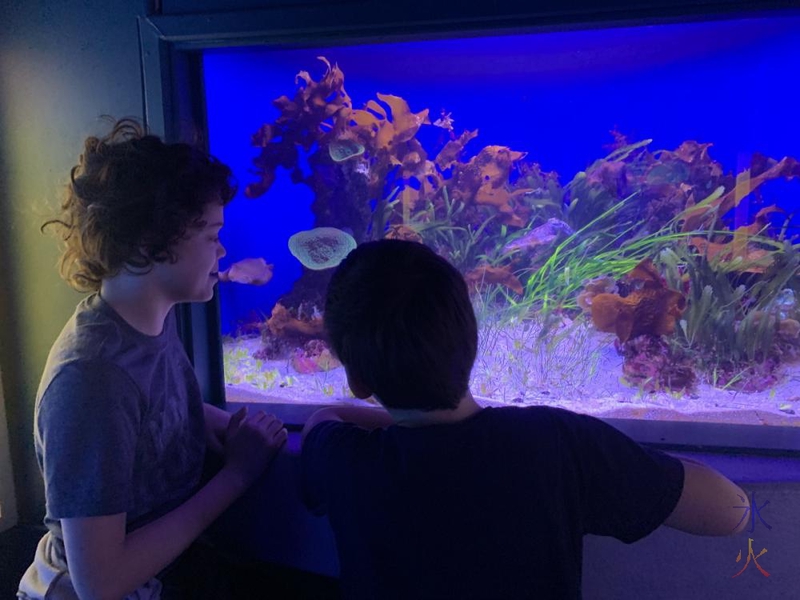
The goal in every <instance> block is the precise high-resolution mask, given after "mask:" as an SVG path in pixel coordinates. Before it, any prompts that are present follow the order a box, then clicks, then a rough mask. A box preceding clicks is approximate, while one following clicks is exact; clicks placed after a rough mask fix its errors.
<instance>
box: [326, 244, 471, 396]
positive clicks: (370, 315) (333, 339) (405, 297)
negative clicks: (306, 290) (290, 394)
mask: <svg viewBox="0 0 800 600" xmlns="http://www.w3.org/2000/svg"><path fill="white" fill-rule="evenodd" d="M324 318H325V328H326V330H327V332H328V336H329V340H330V343H331V347H332V349H333V351H334V353H335V354H336V356H337V357H338V358H339V360H341V361H342V364H343V365H344V366H345V368H346V369H347V374H348V379H349V381H350V384H351V388H354V389H353V391H354V393H356V395H357V396H361V395H364V396H365V395H368V393H374V394H375V395H376V396H377V397H378V399H379V400H380V401H381V403H382V404H383V405H384V406H386V407H387V408H395V409H404V410H438V409H453V408H456V407H457V406H458V403H459V400H460V399H461V398H462V397H463V396H464V394H466V392H467V390H468V386H469V376H470V371H471V370H472V365H473V363H474V362H475V354H476V352H477V347H478V327H477V323H476V320H475V313H474V312H473V310H472V304H471V303H470V299H469V294H468V292H467V286H466V283H465V282H464V278H463V277H462V276H461V274H460V273H459V272H458V270H456V268H455V267H453V266H452V265H451V264H450V263H448V262H447V261H446V260H445V259H443V258H442V257H440V256H438V255H437V254H436V253H435V252H433V251H432V250H431V249H430V248H428V247H427V246H424V245H422V244H418V243H416V242H408V241H402V240H394V239H392V240H381V241H377V242H368V243H365V244H362V245H361V246H359V247H358V248H356V249H355V250H353V251H352V252H351V253H350V254H349V255H348V256H347V258H345V259H344V260H343V261H342V263H341V264H340V265H339V267H338V268H337V269H336V271H335V273H334V274H333V277H332V279H331V282H330V284H329V285H328V294H327V299H326V303H325V315H324ZM359 390H363V391H364V394H359Z"/></svg>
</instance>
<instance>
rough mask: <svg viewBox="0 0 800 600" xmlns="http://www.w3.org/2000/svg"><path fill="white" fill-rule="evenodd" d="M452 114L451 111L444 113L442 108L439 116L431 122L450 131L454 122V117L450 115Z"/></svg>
mask: <svg viewBox="0 0 800 600" xmlns="http://www.w3.org/2000/svg"><path fill="white" fill-rule="evenodd" d="M452 114H453V113H445V112H444V109H442V112H441V116H440V117H439V118H438V119H436V120H435V121H434V122H433V126H434V127H441V128H442V129H447V130H448V131H452V130H453V123H454V122H455V119H454V118H453V117H452V116H451V115H452Z"/></svg>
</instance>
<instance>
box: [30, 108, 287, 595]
mask: <svg viewBox="0 0 800 600" xmlns="http://www.w3.org/2000/svg"><path fill="white" fill-rule="evenodd" d="M233 195H234V187H233V186H232V184H231V172H230V170H229V169H228V167H227V166H225V165H223V164H222V163H220V162H219V161H217V160H216V159H214V158H212V157H210V156H208V155H206V154H205V153H203V152H201V151H199V150H197V149H194V148H192V147H190V146H188V145H185V144H165V143H163V142H162V141H161V140H160V139H158V138H157V137H155V136H152V135H146V133H145V132H144V131H143V129H142V128H141V127H140V126H139V125H138V124H137V123H136V122H135V121H131V120H122V121H119V122H117V123H116V124H115V125H114V128H113V131H111V133H110V134H109V135H107V136H106V137H103V138H96V137H90V138H88V139H87V140H86V142H85V146H84V152H83V154H82V155H81V159H80V163H79V164H78V165H77V166H76V167H74V168H73V169H72V172H71V177H70V183H69V185H68V189H67V195H66V199H65V201H64V202H63V204H62V207H61V209H62V211H61V215H60V217H59V218H57V219H54V220H51V221H48V222H47V223H45V225H44V226H43V229H46V228H50V227H52V228H55V229H56V230H57V231H58V233H60V237H61V238H62V240H63V242H64V244H65V249H64V252H63V254H62V257H61V262H60V271H61V274H62V276H63V277H64V279H66V281H67V282H68V283H70V285H72V286H73V287H74V288H76V289H78V290H80V291H89V292H92V294H91V295H89V296H88V297H87V298H85V299H84V300H83V301H82V302H81V303H80V304H79V305H78V307H77V309H76V311H75V313H74V315H73V316H72V318H71V319H70V320H69V321H68V322H67V324H66V325H65V327H64V329H63V330H62V332H61V334H60V335H59V337H58V339H57V340H56V342H55V344H54V345H53V347H52V349H51V351H50V355H49V357H48V361H47V365H46V367H45V370H44V374H43V376H42V380H41V384H40V387H39V391H38V393H37V398H36V408H35V421H34V423H35V425H34V438H35V447H36V455H37V459H38V461H39V465H40V467H41V470H42V474H43V476H44V480H45V495H46V501H47V514H46V517H45V523H46V525H47V528H48V532H47V534H46V535H45V536H44V538H43V539H42V540H41V542H40V543H39V546H38V548H37V551H36V556H35V558H34V562H33V564H32V565H31V567H30V568H29V569H28V571H27V572H26V573H25V575H24V576H23V579H22V581H21V583H20V591H19V592H18V595H19V597H20V598H44V597H47V598H53V599H59V598H76V597H81V598H122V597H125V598H137V599H145V598H148V599H150V598H160V597H162V587H163V586H162V583H161V581H160V580H159V579H158V578H157V576H158V575H159V573H161V572H162V571H163V570H164V569H165V568H166V567H168V566H169V565H170V564H171V563H173V561H175V560H176V559H177V558H178V557H179V555H181V553H183V552H184V551H185V550H186V549H187V548H188V547H189V546H190V544H192V542H193V541H194V540H195V539H196V538H198V536H200V534H201V533H203V531H204V530H205V529H206V528H207V527H208V526H209V525H210V524H211V523H212V521H213V520H214V519H216V518H217V516H219V515H220V514H221V513H222V512H223V511H224V510H225V509H226V508H227V507H228V506H230V505H231V503H232V502H233V501H234V500H235V499H236V498H238V497H239V496H240V495H241V494H242V493H243V492H244V491H245V490H246V489H247V488H248V487H249V486H250V484H251V483H252V482H253V481H254V480H255V479H256V478H257V477H258V476H259V475H260V474H261V473H262V472H263V471H264V470H265V468H266V467H267V465H268V464H269V463H270V461H271V460H272V458H273V457H274V456H275V455H276V453H277V452H278V451H279V450H280V448H281V446H282V445H283V444H284V442H285V441H286V438H287V434H286V430H285V429H284V428H283V424H282V423H281V422H280V421H279V420H277V419H276V418H274V417H273V416H272V415H267V414H264V413H263V412H259V413H258V414H252V415H247V414H246V412H245V411H240V412H238V413H236V414H235V415H233V416H231V415H229V414H228V413H226V412H225V411H223V410H220V409H218V408H215V407H213V406H211V405H209V404H205V403H203V401H202V398H201V395H200V389H199V386H198V383H197V379H196V377H195V375H194V372H193V370H192V365H191V363H190V362H189V359H188V357H187V356H186V353H185V351H184V349H183V346H182V344H181V341H180V339H179V338H178V335H177V329H176V318H175V311H174V310H173V308H174V306H175V305H176V304H177V303H180V302H206V301H208V300H210V299H211V298H212V296H213V289H214V285H215V284H216V282H217V280H218V262H219V259H220V258H221V257H222V256H224V254H225V250H224V248H223V247H222V245H221V244H220V241H219V237H218V236H219V231H220V229H221V228H222V225H223V208H224V206H225V204H227V203H228V202H229V201H230V200H231V198H232V197H233ZM206 449H209V450H212V451H216V452H218V453H220V454H221V455H222V456H223V458H224V466H222V467H221V469H220V470H219V471H218V472H217V473H216V474H215V475H213V476H212V477H211V478H210V480H208V481H207V482H206V483H204V484H203V483H201V472H202V468H203V462H204V456H205V453H206ZM203 575H204V574H203V573H198V574H197V577H198V579H201V578H202V576H203ZM172 593H173V595H172V597H189V596H188V595H186V594H185V593H184V592H183V591H181V590H172ZM163 597H165V598H166V597H170V594H168V593H166V591H165V593H164V594H163ZM192 597H195V596H192Z"/></svg>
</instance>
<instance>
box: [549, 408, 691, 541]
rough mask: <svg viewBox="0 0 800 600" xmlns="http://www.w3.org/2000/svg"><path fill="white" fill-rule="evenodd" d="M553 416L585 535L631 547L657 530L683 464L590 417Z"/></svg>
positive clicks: (679, 485) (674, 498) (679, 488)
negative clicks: (606, 538) (557, 424)
mask: <svg viewBox="0 0 800 600" xmlns="http://www.w3.org/2000/svg"><path fill="white" fill-rule="evenodd" d="M556 414H557V415H559V420H560V427H559V429H560V434H561V438H562V439H561V447H562V451H563V452H564V454H565V457H564V458H565V461H566V462H565V465H566V468H568V469H570V472H571V473H570V474H571V476H572V477H571V478H572V480H573V481H574V483H575V485H576V487H577V491H578V495H579V498H580V500H579V507H580V511H581V518H582V520H583V531H584V533H590V534H595V535H607V536H612V537H615V538H617V539H618V540H620V541H622V542H625V543H626V544H630V543H633V542H635V541H637V540H639V539H641V538H643V537H645V536H647V535H648V534H650V533H651V532H652V531H654V530H655V529H657V528H658V527H659V526H660V525H662V524H663V522H664V521H665V520H666V518H667V517H668V516H669V515H670V514H671V513H672V511H673V510H674V509H675V506H676V505H677V503H678V500H679V499H680V496H681V493H682V492H683V479H684V470H683V463H681V461H680V460H678V459H677V458H675V457H672V456H669V455H668V454H665V453H663V452H661V451H659V450H655V449H652V448H645V447H643V446H641V445H639V444H638V443H637V442H635V441H634V440H632V439H631V438H629V437H628V436H626V435H625V434H623V433H622V432H620V431H619V430H617V429H615V428H614V427H612V426H611V425H609V424H607V423H605V422H604V421H601V420H600V419H597V418H595V417H591V416H589V415H582V414H576V413H571V412H569V411H565V410H557V412H556Z"/></svg>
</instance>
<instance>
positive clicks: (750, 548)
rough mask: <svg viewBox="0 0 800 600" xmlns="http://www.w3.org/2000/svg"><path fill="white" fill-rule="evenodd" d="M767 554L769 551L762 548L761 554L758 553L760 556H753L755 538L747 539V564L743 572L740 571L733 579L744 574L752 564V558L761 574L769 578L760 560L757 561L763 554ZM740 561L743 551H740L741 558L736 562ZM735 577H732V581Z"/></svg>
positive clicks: (738, 557) (737, 558)
mask: <svg viewBox="0 0 800 600" xmlns="http://www.w3.org/2000/svg"><path fill="white" fill-rule="evenodd" d="M766 552H767V549H766V548H762V549H761V552H759V553H758V556H755V555H754V554H753V538H747V562H746V563H744V566H743V567H742V570H741V571H739V572H738V573H737V574H736V575H733V577H738V576H739V575H741V574H742V573H744V570H745V569H746V568H747V565H749V564H750V557H751V556H752V557H753V562H754V563H756V567H758V570H759V571H761V574H762V575H763V576H764V577H769V573H767V572H766V571H765V570H764V569H762V568H761V565H759V564H758V560H757V559H758V557H759V556H761V555H763V554H766ZM740 560H742V551H741V550H739V556H737V557H736V562H737V563H738V562H739V561H740ZM733 577H731V579H733Z"/></svg>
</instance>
